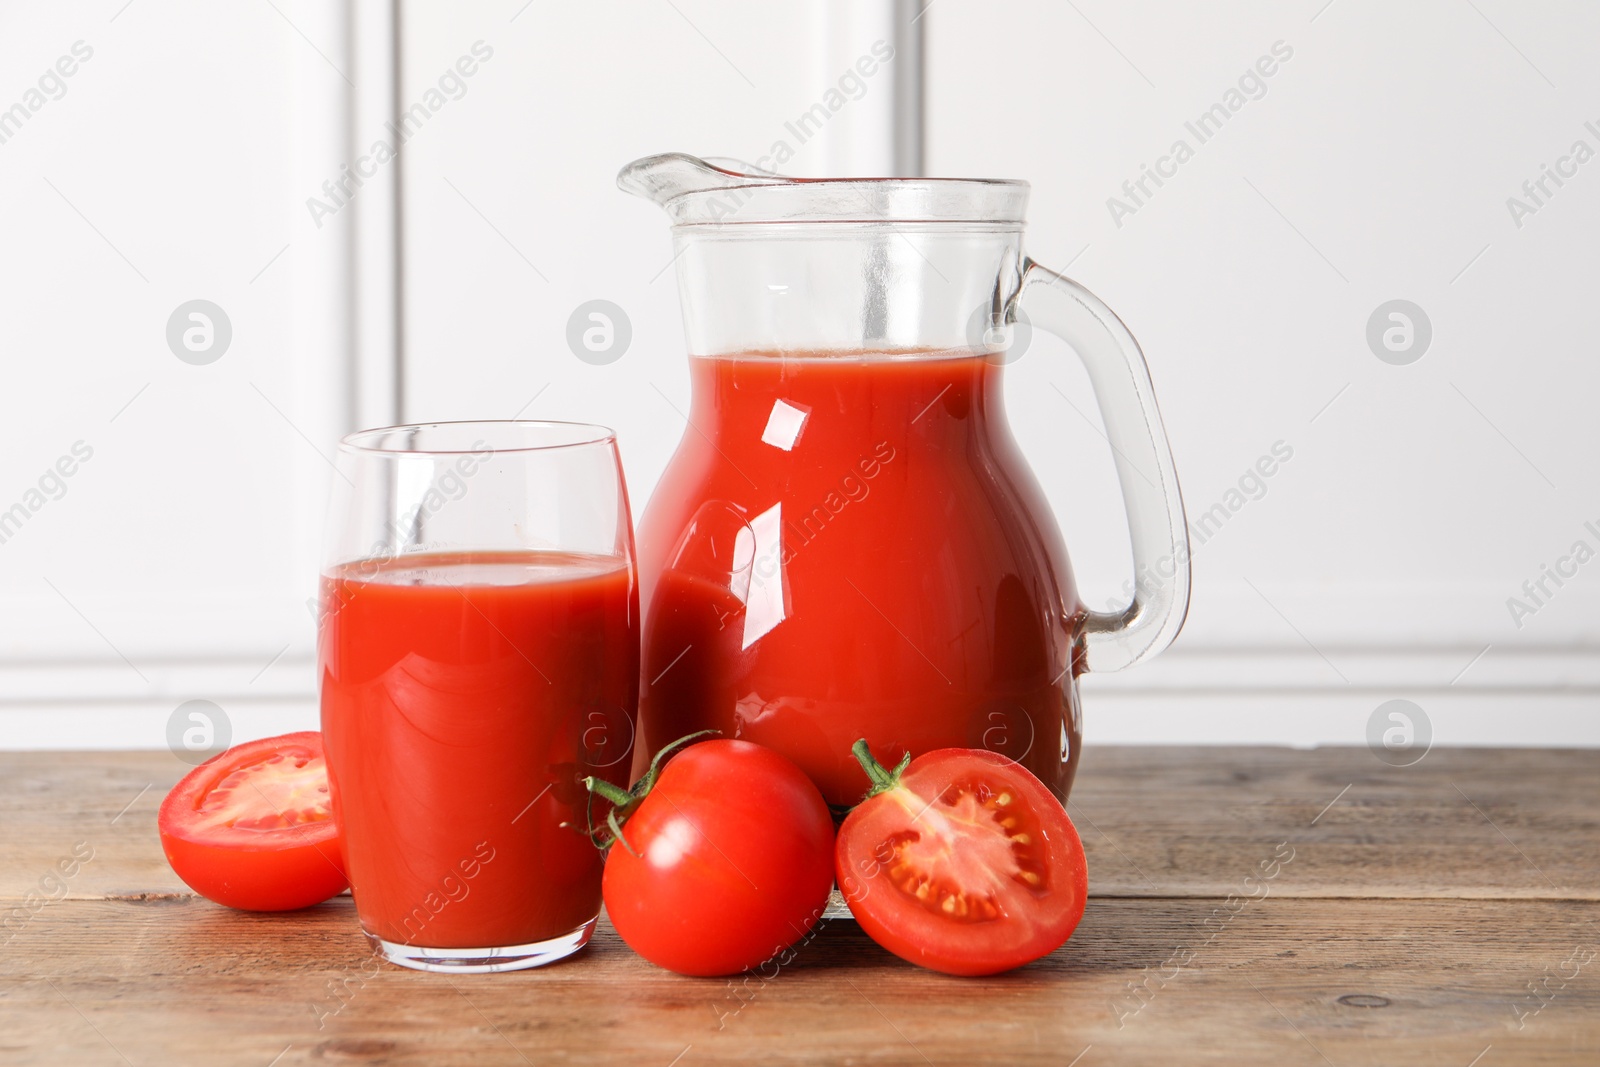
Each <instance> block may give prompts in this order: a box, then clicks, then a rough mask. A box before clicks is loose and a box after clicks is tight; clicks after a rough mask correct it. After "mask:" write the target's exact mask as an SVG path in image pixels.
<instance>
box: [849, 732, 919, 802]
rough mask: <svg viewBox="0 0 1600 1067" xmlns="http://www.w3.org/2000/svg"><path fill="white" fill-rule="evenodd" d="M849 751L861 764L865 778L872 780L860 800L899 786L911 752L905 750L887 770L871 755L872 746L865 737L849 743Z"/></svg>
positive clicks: (909, 762)
mask: <svg viewBox="0 0 1600 1067" xmlns="http://www.w3.org/2000/svg"><path fill="white" fill-rule="evenodd" d="M850 752H851V754H852V755H854V756H855V758H856V762H857V763H859V764H861V769H862V770H863V771H865V772H866V773H867V779H868V780H869V781H871V782H872V788H871V789H869V790H867V792H866V795H865V796H863V797H862V798H861V799H862V800H871V799H872V798H873V797H875V796H877V795H878V794H879V793H885V792H888V791H889V790H891V789H894V788H896V787H897V786H899V784H900V776H901V775H902V774H904V773H905V769H906V768H907V767H908V766H910V765H911V753H909V752H907V753H906V754H905V755H904V756H903V757H901V759H900V762H899V763H898V764H897V765H896V766H895V768H894V770H892V771H891V770H888V769H887V768H885V767H884V765H883V764H881V763H879V762H878V761H877V759H876V758H874V757H873V755H872V748H871V747H870V746H869V745H868V744H867V739H866V738H865V737H863V738H862V739H861V740H859V741H857V742H856V743H855V744H853V745H851V746H850Z"/></svg>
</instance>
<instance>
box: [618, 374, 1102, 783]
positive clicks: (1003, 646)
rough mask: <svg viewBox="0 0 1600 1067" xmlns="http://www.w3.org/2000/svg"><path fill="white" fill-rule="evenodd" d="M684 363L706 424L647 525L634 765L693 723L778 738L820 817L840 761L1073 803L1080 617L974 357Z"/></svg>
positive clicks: (839, 774) (1051, 535)
mask: <svg viewBox="0 0 1600 1067" xmlns="http://www.w3.org/2000/svg"><path fill="white" fill-rule="evenodd" d="M902 355H903V356H904V357H905V358H897V356H896V355H889V354H882V353H876V354H875V353H855V354H852V353H828V354H818V355H817V356H815V357H812V358H808V357H807V356H806V355H805V354H804V353H796V352H784V353H782V355H781V356H780V355H778V354H776V353H759V352H758V353H747V354H741V355H734V356H718V357H695V358H692V359H691V360H690V376H691V381H692V383H693V410H692V411H691V413H690V418H691V423H692V425H693V426H694V429H693V430H691V431H689V432H686V433H685V434H684V437H683V440H682V442H681V443H680V445H679V448H678V452H677V453H676V455H675V456H674V457H673V459H672V462H671V463H670V464H669V466H668V468H667V471H666V474H665V475H664V476H663V478H662V481H661V483H660V484H659V485H658V487H657V489H656V491H655V494H654V495H653V496H652V498H651V501H650V504H649V507H648V508H647V509H646V511H645V515H644V518H643V520H642V521H641V523H640V532H639V547H640V560H641V575H642V579H643V582H644V593H645V622H646V625H645V637H644V641H645V645H644V674H643V677H644V682H643V689H642V691H641V705H640V727H639V728H640V744H639V745H638V746H637V748H636V750H635V761H636V762H635V773H637V772H638V770H639V768H640V767H641V766H642V763H643V762H644V761H645V760H647V759H648V756H649V754H650V753H651V752H654V751H655V750H656V749H658V748H660V747H661V746H662V745H664V744H667V743H669V742H670V741H672V740H673V739H675V738H677V737H680V736H682V735H684V734H687V733H690V732H692V731H694V730H700V729H717V730H720V731H722V733H723V735H724V736H726V737H739V738H744V739H746V740H749V741H754V742H756V743H758V744H762V745H768V746H770V747H772V748H775V749H777V750H778V751H780V752H782V753H784V754H785V755H787V756H788V757H789V758H791V759H793V760H794V761H795V762H796V763H798V764H799V765H800V767H801V768H802V769H803V770H805V771H806V773H807V774H809V775H810V776H811V778H812V780H813V781H815V782H816V783H817V785H818V787H819V788H820V789H821V790H822V793H823V796H824V797H826V798H827V800H828V802H829V803H830V804H833V805H837V806H846V805H850V804H853V803H854V802H856V801H858V800H859V799H860V797H861V794H862V793H863V792H864V791H865V789H866V787H867V785H868V783H867V781H866V779H865V778H864V776H863V775H862V772H861V770H860V768H859V767H858V766H857V764H856V761H855V759H854V758H853V757H852V756H851V754H850V746H851V744H852V743H853V742H854V741H856V740H857V739H858V738H862V737H865V738H866V739H867V740H868V741H869V742H870V743H871V745H872V748H873V751H874V752H875V753H877V755H878V757H879V758H880V759H881V760H882V761H883V762H884V763H886V764H892V763H893V762H894V761H895V760H897V759H898V758H899V756H900V754H901V753H903V752H907V751H909V752H912V753H922V752H926V751H929V750H931V749H937V748H947V747H961V748H987V749H990V750H992V751H995V752H998V753H1000V754H1002V755H1006V756H1009V757H1011V758H1013V759H1015V760H1017V761H1018V762H1020V763H1021V764H1022V765H1023V766H1025V767H1027V768H1028V769H1029V770H1030V771H1032V772H1033V773H1034V774H1036V775H1037V776H1038V777H1039V778H1040V779H1041V780H1042V781H1043V782H1044V783H1045V784H1046V785H1047V786H1048V787H1049V788H1050V789H1051V790H1052V791H1054V792H1055V793H1056V795H1057V796H1059V797H1064V796H1065V795H1066V793H1067V791H1068V790H1069V789H1070V788H1071V784H1072V778H1073V774H1074V772H1075V770H1076V767H1077V762H1078V754H1079V747H1080V745H1079V741H1080V734H1081V725H1080V714H1079V711H1078V704H1077V681H1076V675H1077V673H1078V671H1077V670H1076V669H1074V664H1073V648H1074V642H1075V639H1076V635H1077V631H1078V627H1079V625H1080V623H1081V620H1082V616H1083V608H1082V605H1081V604H1080V603H1079V601H1078V597H1077V593H1076V589H1075V586H1074V583H1073V578H1072V572H1071V569H1070V567H1069V566H1068V564H1067V557H1066V550H1065V547H1064V546H1063V544H1062V541H1061V537H1060V534H1059V532H1058V531H1057V529H1056V526H1055V523H1054V521H1053V517H1052V514H1051V511H1050V508H1049V506H1048V505H1047V503H1046V501H1045V499H1044V496H1043V493H1042V492H1041V490H1040V489H1039V486H1038V484H1037V483H1036V482H1035V480H1034V478H1033V476H1032V475H1031V473H1030V472H1029V470H1028V467H1027V466H1026V464H1025V463H1024V461H1023V459H1022V457H1021V455H1020V453H1019V452H1018V449H1017V446H1016V444H1015V442H1014V440H1013V439H1012V436H1011V432H1010V429H1009V427H1008V425H1007V423H1006V419H1005V415H1004V411H1003V409H1002V406H1001V404H1002V398H1001V390H1000V378H1001V371H1002V367H1001V366H1000V365H998V364H997V363H995V362H992V361H990V360H989V359H988V358H986V357H985V356H984V355H983V354H982V353H975V352H973V351H972V350H953V351H948V352H917V353H907V354H902Z"/></svg>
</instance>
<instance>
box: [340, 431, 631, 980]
mask: <svg viewBox="0 0 1600 1067" xmlns="http://www.w3.org/2000/svg"><path fill="white" fill-rule="evenodd" d="M446 425H450V424H446ZM455 425H472V424H455ZM505 425H508V426H522V425H525V424H505ZM533 425H538V424H533ZM543 425H546V426H549V425H559V424H543ZM434 429H435V430H436V436H437V428H434ZM504 432H505V433H506V434H509V435H510V436H511V438H512V439H513V441H515V440H516V439H517V438H518V437H519V433H520V432H521V431H517V430H510V431H504ZM447 438H448V435H447ZM557 439H558V440H560V439H561V438H559V437H558V438H557ZM425 440H426V438H425ZM591 443H592V442H591ZM500 447H501V451H500V452H488V451H485V452H484V454H483V456H482V457H480V459H479V460H478V461H477V462H476V463H474V464H472V465H471V466H472V467H473V469H472V471H471V473H470V476H467V477H460V476H459V472H458V477H457V478H456V479H455V482H454V483H449V484H456V483H459V484H460V485H462V486H464V487H465V488H463V489H460V490H459V492H458V495H457V496H456V497H454V498H451V497H448V496H444V497H440V498H437V499H438V500H443V503H442V504H440V505H439V506H437V507H435V508H434V509H433V510H432V511H428V510H427V508H426V506H425V505H424V507H423V512H424V514H422V515H421V518H420V519H418V518H417V517H416V516H414V515H413V514H412V512H413V511H415V510H416V509H415V508H411V509H407V508H402V509H400V510H401V511H402V513H403V514H404V515H405V516H406V519H407V521H406V522H402V523H400V524H398V529H399V530H400V534H399V535H396V536H397V537H399V538H401V539H404V540H407V541H410V542H413V543H412V544H411V545H410V546H409V547H410V548H411V550H410V551H394V552H385V553H382V554H379V555H375V556H372V557H369V558H364V559H355V560H348V561H345V562H339V563H332V564H330V565H328V566H327V567H326V569H325V570H324V573H323V576H322V582H321V606H322V617H321V628H320V638H319V660H320V668H321V689H322V727H323V735H324V746H325V749H326V752H327V761H328V772H329V786H330V792H331V797H332V805H333V813H334V818H335V819H336V821H337V822H338V824H339V829H340V834H341V838H342V841H343V847H344V853H345V857H344V858H345V866H346V871H347V873H348V875H349V878H350V886H351V892H352V894H353V895H354V897H355V902H356V909H357V912H358V914H359V917H360V920H361V925H362V928H363V930H364V931H365V932H366V934H367V936H368V937H369V938H370V939H372V940H373V942H374V944H375V945H377V947H378V948H379V950H380V951H381V952H382V953H383V954H384V955H385V956H386V957H387V958H389V959H390V960H391V961H393V962H396V963H400V964H402V965H404V966H412V967H419V968H421V969H439V970H456V971H474V970H502V969H512V968H515V967H521V966H533V965H536V964H538V963H542V962H548V961H549V960H552V959H556V958H560V957H561V956H563V955H566V954H568V953H570V952H572V951H576V949H577V948H579V947H581V946H582V944H583V943H584V942H586V941H587V940H588V937H589V934H590V932H591V930H592V928H593V925H594V921H595V918H596V916H597V915H598V913H599V910H600V876H601V871H602V861H601V854H600V852H599V851H598V850H597V849H596V848H595V846H594V845H593V844H592V843H591V841H590V839H589V837H588V835H587V826H588V816H587V810H588V792H587V790H586V789H585V787H584V784H583V779H584V778H585V777H586V776H589V775H596V776H598V777H601V778H604V779H607V780H609V781H611V782H613V783H615V784H617V785H621V786H624V787H625V786H626V785H627V784H628V780H627V774H628V769H629V763H630V760H629V757H631V754H632V753H631V746H632V743H633V734H634V715H635V709H636V706H637V695H638V672H639V608H638V587H637V581H636V577H635V571H634V567H633V561H632V557H631V534H629V532H628V531H627V523H626V509H625V498H624V499H623V500H622V504H621V508H622V511H621V517H620V525H617V520H616V518H615V516H614V517H613V518H614V522H613V525H612V526H606V525H605V524H603V523H601V524H598V525H596V524H590V525H591V526H596V533H597V536H595V537H592V538H587V539H586V538H584V537H577V538H576V540H577V541H579V542H584V541H585V540H587V541H588V542H589V543H590V547H591V548H596V547H597V548H602V549H603V548H605V547H606V543H607V542H608V541H610V542H612V543H620V544H621V548H620V549H618V550H616V551H570V550H562V549H560V548H504V547H490V548H483V549H472V548H460V547H452V548H446V549H430V548H429V547H428V546H429V545H431V544H434V543H436V541H435V538H433V537H430V536H428V535H429V534H434V535H438V536H437V543H443V544H446V545H459V544H461V543H463V542H467V543H470V542H472V541H474V540H481V541H482V542H485V543H488V544H491V545H494V544H496V543H498V544H505V543H506V542H508V541H511V540H515V539H517V538H524V539H526V540H529V541H542V542H545V543H550V544H559V543H560V542H561V540H562V539H563V538H568V539H571V535H572V534H573V533H574V531H581V530H582V529H583V528H584V525H585V524H584V522H583V521H582V516H581V514H578V513H579V512H581V511H582V508H581V507H580V506H579V505H578V504H577V503H573V504H568V503H567V502H566V501H565V499H564V497H563V493H562V492H561V491H558V490H560V489H561V485H562V484H563V483H571V484H569V488H571V491H572V494H573V495H574V496H575V497H576V498H577V499H578V500H579V501H580V502H581V501H582V500H583V499H585V498H587V499H588V500H589V503H590V505H591V507H594V506H598V505H597V498H604V497H606V496H608V495H609V496H611V497H612V498H613V503H614V504H615V499H616V496H617V493H618V490H619V488H620V471H619V470H615V469H614V468H612V469H613V472H614V473H613V482H612V484H611V485H609V486H608V485H607V484H606V483H605V482H604V481H603V478H604V477H605V475H604V474H603V472H604V470H605V469H606V464H604V463H603V462H602V463H600V464H598V465H595V464H589V465H588V469H587V470H585V469H584V467H585V465H584V464H583V463H578V464H577V465H576V466H577V469H576V470H574V471H572V472H571V473H566V474H563V473H558V472H559V471H560V470H561V467H560V464H561V462H562V460H563V457H561V456H559V455H557V456H545V455H540V456H538V457H536V458H530V457H528V456H523V455H519V454H518V450H517V449H515V448H512V447H508V446H505V445H502V446H500ZM551 449H554V450H557V451H559V446H555V445H536V446H534V447H532V448H530V449H529V451H533V452H540V451H542V450H551ZM612 455H613V456H614V450H613V451H612ZM601 458H602V459H604V458H605V457H604V456H602V457H601ZM538 464H544V465H545V466H547V467H550V468H551V470H546V471H545V472H543V473H540V472H539V471H538V470H531V469H530V470H524V468H530V467H533V466H536V465H538ZM402 466H405V465H404V464H402ZM410 466H411V468H412V470H413V473H411V474H406V473H402V474H400V475H399V476H398V477H392V478H384V479H381V481H382V482H383V484H384V488H383V490H382V491H381V492H367V491H366V489H365V488H363V486H362V483H360V482H357V484H356V488H355V490H354V492H353V493H350V494H346V495H348V496H353V497H354V498H355V499H356V500H357V501H360V500H362V499H366V498H371V499H374V500H378V501H379V502H380V503H381V504H383V507H381V508H380V509H379V510H380V511H382V512H384V513H392V512H393V511H394V510H395V508H394V501H395V499H396V498H397V497H399V498H407V497H408V496H409V498H414V499H419V500H422V501H426V500H428V499H429V497H428V496H427V493H426V492H425V491H424V489H425V486H426V485H428V484H430V479H432V480H433V481H434V482H438V481H441V480H443V479H442V478H440V477H436V476H437V475H438V473H439V471H440V470H450V469H456V468H455V467H454V466H453V464H452V462H451V461H450V460H448V459H446V460H440V459H437V458H430V459H428V460H427V461H426V462H420V464H419V463H418V462H412V463H411V464H410ZM474 494H477V498H476V499H474ZM519 496H520V497H522V498H523V499H520V500H519V499H518V498H519ZM540 500H544V505H543V506H542V507H541V506H540V505H539V503H538V502H539V501H540ZM357 510H359V508H358V509H357ZM473 511H478V512H480V514H478V515H476V516H474V515H472V514H471V513H472V512H473ZM513 513H515V514H522V515H524V516H525V519H526V521H523V522H511V523H508V525H506V526H504V527H502V526H500V520H501V519H502V518H503V517H509V516H510V515H511V514H513ZM389 526H390V527H394V526H395V524H393V523H390V524H389ZM474 530H482V531H484V532H483V533H482V535H481V536H474V535H473V531H474Z"/></svg>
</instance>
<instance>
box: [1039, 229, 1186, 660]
mask: <svg viewBox="0 0 1600 1067" xmlns="http://www.w3.org/2000/svg"><path fill="white" fill-rule="evenodd" d="M1018 301H1019V302H1020V303H1025V304H1026V305H1027V309H1028V316H1029V319H1030V320H1031V322H1032V323H1033V325H1034V326H1035V327H1037V328H1040V329H1044V330H1048V331H1049V332H1050V333H1053V334H1055V335H1056V336H1057V337H1060V338H1061V339H1062V340H1064V341H1066V342H1067V343H1068V344H1070V345H1071V346H1072V347H1073V349H1074V350H1075V351H1076V352H1077V353H1078V358H1079V359H1081V360H1083V364H1084V367H1085V368H1087V369H1088V371H1089V381H1090V383H1091V384H1092V385H1093V386H1094V393H1095V399H1096V400H1097V401H1098V403H1099V405H1100V417H1101V419H1102V420H1103V421H1104V422H1105V428H1106V439H1107V440H1108V441H1109V442H1110V444H1111V452H1112V455H1113V457H1114V458H1115V461H1116V466H1117V479H1118V481H1119V482H1120V483H1121V484H1122V500H1123V507H1124V508H1125V509H1126V511H1127V516H1128V533H1129V535H1130V536H1131V537H1132V539H1133V573H1134V594H1133V602H1132V603H1130V604H1129V605H1128V606H1127V607H1126V608H1123V609H1122V610H1121V611H1090V612H1089V613H1088V617H1087V619H1085V621H1084V626H1083V636H1084V654H1085V660H1086V662H1085V666H1086V668H1087V669H1089V670H1091V671H1117V670H1121V669H1122V668H1124V667H1128V666H1131V665H1133V664H1135V663H1138V662H1139V661H1140V660H1142V659H1146V658H1148V657H1150V656H1153V655H1155V654H1156V653H1158V652H1160V651H1161V650H1162V649H1164V648H1166V647H1167V646H1168V645H1169V644H1171V643H1172V639H1173V638H1174V637H1176V636H1177V635H1178V631H1179V630H1180V629H1182V628H1183V619H1184V616H1185V615H1186V614H1187V613H1188V610H1189V530H1188V523H1187V521H1186V520H1185V518H1184V514H1183V497H1182V495H1181V494H1180V493H1179V490H1178V474H1177V471H1176V470H1175V469H1174V467H1173V465H1172V450H1171V448H1170V447H1169V446H1168V444H1167V433H1166V430H1165V429H1164V428H1163V427H1162V425H1161V412H1160V411H1159V410H1157V408H1156V395H1155V389H1154V388H1153V387H1152V386H1151V384H1150V370H1149V368H1148V367H1146V366H1145V362H1144V353H1143V352H1142V351H1140V349H1139V342H1137V341H1135V340H1134V339H1133V334H1131V333H1129V332H1128V328H1127V327H1126V326H1124V325H1123V324H1122V320H1121V319H1119V318H1117V316H1116V314H1115V313H1113V312H1112V310H1111V309H1110V308H1108V307H1106V305H1105V304H1104V303H1102V302H1101V301H1100V298H1099V297H1097V296H1095V295H1094V294H1093V293H1091V292H1089V290H1087V289H1085V288H1084V287H1083V286H1081V285H1079V284H1078V283H1077V282H1075V281H1072V280H1071V279H1070V278H1067V277H1064V276H1063V275H1060V274H1057V273H1055V272H1054V271H1051V270H1047V269H1046V268H1044V267H1042V266H1040V265H1039V264H1038V263H1035V262H1034V261H1033V260H1031V259H1030V260H1026V261H1025V263H1024V270H1023V276H1022V286H1021V288H1020V290H1019V293H1018Z"/></svg>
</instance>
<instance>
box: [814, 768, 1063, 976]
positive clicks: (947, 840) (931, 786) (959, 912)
mask: <svg viewBox="0 0 1600 1067" xmlns="http://www.w3.org/2000/svg"><path fill="white" fill-rule="evenodd" d="M856 752H857V757H858V758H861V759H863V767H864V768H866V769H867V773H868V776H869V777H870V778H872V780H873V782H874V789H873V792H872V793H870V794H868V797H867V799H866V800H864V801H863V802H862V803H861V804H859V805H857V806H856V807H855V808H854V809H853V810H852V811H851V812H850V814H849V815H848V816H847V817H846V818H845V821H844V825H843V826H841V827H840V828H839V838H838V843H837V845H836V847H835V855H834V862H835V866H836V877H837V878H838V882H839V890H840V892H841V893H842V894H843V895H844V898H845V900H846V901H847V902H848V903H849V905H850V911H851V913H852V914H853V915H854V916H855V918H856V921H857V922H858V923H860V925H861V928H862V929H863V930H864V931H866V933H867V934H868V936H870V937H871V938H872V939H873V940H874V941H876V942H877V943H878V944H880V945H882V946H883V947H884V948H886V949H888V950H889V951H890V952H893V953H894V954H895V955H897V956H900V957H901V958H902V959H906V960H909V961H911V962H912V963H917V964H921V965H922V966H924V967H928V968H931V969H933V970H936V971H943V972H945V973H947V974H965V975H979V974H996V973H998V972H1000V971H1008V970H1010V969H1012V968H1013V967H1020V966H1022V965H1023V964H1025V963H1029V962H1031V961H1033V960H1036V959H1038V958H1039V957H1041V956H1044V955H1047V954H1049V953H1051V952H1053V951H1055V950H1056V949H1057V948H1059V947H1060V946H1061V945H1062V944H1064V943H1065V942H1066V940H1067V938H1068V937H1070V936H1071V935H1072V931H1073V930H1074V929H1076V927H1077V925H1078V920H1079V919H1081V918H1082V917H1083V909H1084V905H1085V903H1087V900H1088V895H1089V876H1088V867H1087V865H1086V863H1085V862H1084V855H1083V843H1082V842H1081V841H1080V840H1079V838H1078V832H1077V830H1076V829H1074V828H1073V825H1072V820H1071V819H1069V818H1068V817H1067V813H1066V810H1065V809H1064V808H1063V807H1062V806H1061V802H1060V801H1058V800H1057V799H1056V798H1055V796H1054V795H1053V794H1051V792H1050V791H1049V790H1048V789H1046V788H1045V786H1044V783H1042V782H1040V781H1039V779H1038V778H1036V777H1034V776H1033V774H1032V772H1030V771H1028V770H1027V769H1026V768H1024V767H1023V766H1021V765H1020V764H1018V763H1016V762H1014V761H1012V760H1009V759H1007V758H1006V757H1004V756H1001V755H999V754H997V753H994V752H988V751H985V750H982V749H964V748H962V749H956V748H951V749H940V750H938V751H935V752H929V753H926V754H924V755H922V756H919V757H917V758H916V759H914V760H911V761H910V764H909V766H907V765H906V764H905V763H902V764H901V766H900V767H899V768H897V769H896V770H894V771H888V770H884V769H883V768H882V767H880V766H878V764H877V763H876V762H875V761H873V762H872V763H871V764H870V765H869V764H868V763H867V761H869V760H871V758H872V757H871V755H870V753H868V752H867V751H866V746H865V742H861V743H858V745H857V746H856ZM863 757H864V758H863Z"/></svg>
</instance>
